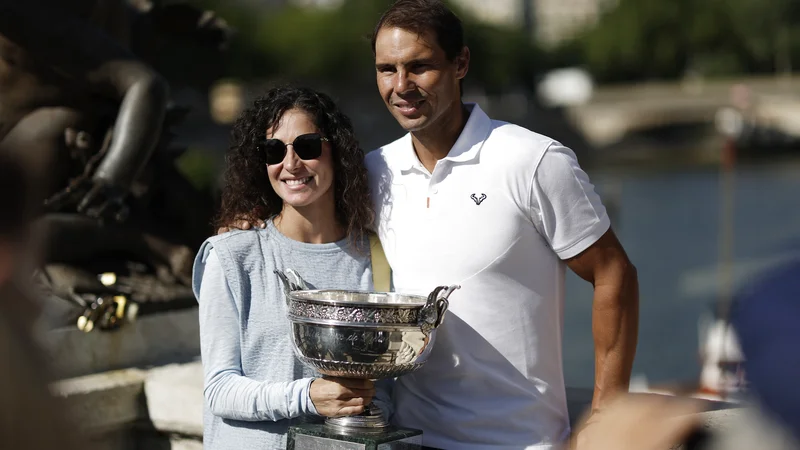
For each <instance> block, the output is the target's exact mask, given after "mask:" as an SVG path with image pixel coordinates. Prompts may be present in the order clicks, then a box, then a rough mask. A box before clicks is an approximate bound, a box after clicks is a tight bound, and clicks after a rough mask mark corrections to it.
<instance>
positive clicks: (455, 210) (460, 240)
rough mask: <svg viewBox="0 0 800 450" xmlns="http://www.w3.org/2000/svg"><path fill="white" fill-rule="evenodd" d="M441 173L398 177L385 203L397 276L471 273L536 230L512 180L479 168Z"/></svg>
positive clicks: (387, 243) (384, 229) (387, 239)
mask: <svg viewBox="0 0 800 450" xmlns="http://www.w3.org/2000/svg"><path fill="white" fill-rule="evenodd" d="M476 169H477V168H476ZM436 175H437V174H436V173H435V172H434V174H433V176H428V175H424V174H416V175H406V176H403V177H400V179H399V180H397V179H395V181H393V183H392V186H391V201H390V202H387V203H386V204H385V205H384V206H383V208H381V211H380V217H379V222H380V226H379V229H380V232H381V238H382V242H383V245H384V248H385V251H386V254H387V258H388V259H389V263H390V264H391V265H392V268H393V270H394V271H395V276H396V279H397V278H399V279H401V280H402V279H406V278H408V277H414V278H417V279H421V278H425V277H427V276H429V275H432V274H435V276H436V277H437V278H442V279H443V281H445V280H449V279H453V278H457V279H460V278H464V277H468V276H470V275H472V274H474V273H477V272H479V271H481V270H483V269H485V268H486V267H488V266H489V265H491V264H492V263H493V262H495V261H496V260H498V259H501V258H503V255H504V254H506V253H507V252H508V250H509V249H510V248H511V247H512V246H513V245H514V244H515V243H516V241H517V240H519V239H520V237H521V236H522V235H524V234H525V233H526V232H531V231H532V224H531V222H530V219H529V218H528V216H527V214H526V213H527V210H526V208H525V204H524V203H525V199H524V198H521V195H519V191H518V190H517V189H515V186H513V185H512V184H513V183H511V184H510V183H509V181H508V180H501V179H497V178H492V177H491V176H487V175H486V174H485V172H482V171H480V170H461V171H460V172H459V173H455V171H453V172H451V173H449V174H447V176H446V177H443V178H441V179H437V177H436Z"/></svg>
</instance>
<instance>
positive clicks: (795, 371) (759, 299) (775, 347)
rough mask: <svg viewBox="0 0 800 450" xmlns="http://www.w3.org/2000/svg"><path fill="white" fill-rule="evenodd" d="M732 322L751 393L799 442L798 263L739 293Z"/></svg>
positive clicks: (799, 263) (785, 266)
mask: <svg viewBox="0 0 800 450" xmlns="http://www.w3.org/2000/svg"><path fill="white" fill-rule="evenodd" d="M731 320H732V323H733V325H734V328H735V329H736V333H737V335H738V337H739V342H740V343H741V347H742V352H743V353H744V358H745V371H746V377H747V381H748V383H749V390H750V391H751V392H752V393H753V394H754V395H755V397H756V398H757V399H758V401H759V402H760V403H761V405H762V406H763V407H764V410H765V411H766V412H767V414H768V415H770V416H771V417H772V418H773V419H774V420H775V421H776V422H777V423H779V424H781V425H782V426H784V427H785V428H786V429H787V430H789V431H790V432H791V433H793V434H794V438H795V439H798V440H800V388H798V386H797V382H798V380H800V352H798V351H797V343H798V342H800V326H798V324H800V259H796V260H792V261H790V262H788V263H785V264H784V265H783V266H781V267H777V268H774V269H772V270H771V271H769V272H768V273H766V274H765V275H764V276H762V277H761V278H760V279H758V280H756V281H755V282H753V283H752V284H751V285H750V286H749V287H747V288H745V289H744V290H743V291H742V292H740V293H739V295H737V298H736V308H735V309H734V310H733V314H732V318H731Z"/></svg>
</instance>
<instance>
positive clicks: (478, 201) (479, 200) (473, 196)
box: [469, 194, 486, 205]
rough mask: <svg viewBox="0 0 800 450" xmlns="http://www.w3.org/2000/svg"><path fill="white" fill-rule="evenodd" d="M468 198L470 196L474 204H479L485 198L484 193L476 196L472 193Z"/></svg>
mask: <svg viewBox="0 0 800 450" xmlns="http://www.w3.org/2000/svg"><path fill="white" fill-rule="evenodd" d="M469 198H471V199H472V201H473V202H475V204H476V205H480V204H481V203H483V201H484V200H486V194H481V196H480V197H478V196H477V195H476V194H472V195H470V196H469Z"/></svg>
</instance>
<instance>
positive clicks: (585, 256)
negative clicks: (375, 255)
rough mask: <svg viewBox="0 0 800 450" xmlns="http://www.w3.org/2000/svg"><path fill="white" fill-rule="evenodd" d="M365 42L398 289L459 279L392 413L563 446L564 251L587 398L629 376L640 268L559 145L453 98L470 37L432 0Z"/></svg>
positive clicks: (446, 435) (377, 195) (380, 218)
mask: <svg viewBox="0 0 800 450" xmlns="http://www.w3.org/2000/svg"><path fill="white" fill-rule="evenodd" d="M372 46H373V51H374V56H375V74H376V80H377V85H378V91H379V93H380V95H381V97H382V98H383V100H384V103H385V104H386V107H387V108H388V109H389V112H390V113H391V114H392V116H394V118H395V119H396V120H397V122H398V123H399V124H400V126H402V127H403V129H405V130H406V131H408V134H406V135H405V136H404V137H402V138H400V139H399V140H397V141H395V142H392V143H389V144H387V145H385V146H383V147H381V148H379V149H377V150H375V151H373V152H370V153H369V154H368V155H367V158H366V164H367V170H368V173H369V177H370V188H371V193H372V200H373V205H374V208H375V213H376V231H377V233H378V235H379V237H380V240H381V244H382V245H383V248H384V250H385V252H386V256H387V258H388V261H389V264H390V265H391V267H392V271H393V281H394V286H395V289H396V290H397V291H399V292H407V293H427V292H429V291H430V289H431V287H432V286H437V285H440V284H459V285H461V289H460V290H458V291H456V292H455V293H454V294H453V295H452V297H451V301H450V305H451V306H450V309H449V313H448V317H447V320H445V321H444V323H443V325H442V327H441V328H440V329H439V332H438V335H437V342H436V345H435V346H434V349H433V351H432V353H431V357H430V359H429V360H428V361H427V362H426V364H425V366H423V367H422V368H421V369H420V370H418V371H416V372H414V373H412V374H409V375H405V376H403V377H400V378H398V379H397V382H396V385H395V388H394V400H395V408H396V410H395V420H394V421H395V423H396V424H398V425H400V426H403V427H409V428H416V429H421V430H423V431H424V435H423V440H424V444H425V445H426V446H431V447H440V448H445V449H460V450H498V449H523V448H524V449H551V448H560V447H561V446H563V445H564V443H565V442H566V441H567V439H568V437H569V436H570V423H569V416H568V414H567V399H566V389H565V386H564V375H563V364H562V356H561V347H562V341H561V336H562V324H563V309H564V277H565V267H569V268H570V269H571V270H572V271H573V272H575V273H576V274H577V275H578V276H580V277H581V278H583V279H584V280H586V281H588V282H590V283H592V285H593V286H594V301H593V303H592V311H593V318H592V330H593V337H594V345H595V386H594V396H593V399H592V411H599V410H602V409H603V408H604V407H605V406H606V405H607V403H608V401H609V400H610V399H611V398H613V396H614V395H615V394H616V393H618V392H625V391H627V390H628V384H629V381H630V374H631V369H632V365H633V359H634V354H635V351H636V342H637V335H638V315H639V313H638V310H639V291H638V281H637V274H636V269H635V268H634V266H633V264H632V263H631V261H630V260H629V259H628V256H627V255H626V253H625V250H624V249H623V247H622V245H621V244H620V242H619V241H618V240H617V237H616V236H615V234H614V232H613V231H612V230H611V224H610V220H609V217H608V214H607V213H606V209H605V207H604V206H603V204H602V202H601V201H600V198H599V196H598V195H597V193H596V192H595V190H594V186H593V185H592V184H591V183H590V181H589V178H588V176H587V175H586V173H585V172H584V171H583V170H582V169H581V167H580V166H579V164H578V161H577V159H576V157H575V154H574V153H573V152H572V151H571V150H570V149H568V148H566V147H564V146H563V145H561V144H560V143H558V142H556V141H554V140H553V139H550V138H548V137H547V136H544V135H541V134H537V133H534V132H532V131H529V130H527V129H524V128H522V127H519V126H516V125H513V124H510V123H505V122H500V121H496V120H492V119H491V118H489V117H488V116H487V115H486V113H484V112H483V110H482V109H481V108H480V106H479V105H477V104H473V103H463V102H462V100H461V96H462V88H461V84H462V80H463V79H464V77H466V75H467V71H468V69H469V64H470V51H469V48H468V47H467V46H466V44H465V42H464V32H463V29H462V25H461V21H460V20H459V19H458V17H457V16H456V15H455V14H454V13H453V12H452V11H451V10H449V9H448V8H447V7H446V6H445V5H444V4H443V3H442V2H441V1H438V0H400V1H397V2H395V3H394V4H393V5H392V6H391V7H390V8H389V9H388V10H387V11H386V12H385V13H384V14H383V16H382V17H381V18H380V20H379V22H378V24H377V26H376V27H375V29H374V33H373V38H372ZM224 225H225V226H226V227H227V226H235V227H240V228H247V227H249V226H250V224H249V223H241V222H237V221H235V220H232V221H231V222H228V223H227V224H224ZM259 225H260V224H259Z"/></svg>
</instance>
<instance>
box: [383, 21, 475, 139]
mask: <svg viewBox="0 0 800 450" xmlns="http://www.w3.org/2000/svg"><path fill="white" fill-rule="evenodd" d="M466 66H467V64H466V62H465V61H464V58H463V56H458V57H456V58H455V59H454V60H452V61H451V60H448V59H447V55H446V54H445V51H444V50H443V49H442V48H441V47H440V46H439V44H438V43H437V40H436V36H435V35H434V33H433V32H426V33H424V34H417V33H414V32H412V31H408V30H404V29H402V28H396V27H385V28H382V29H381V30H380V31H378V34H377V36H376V39H375V72H376V77H377V82H378V90H379V92H380V94H381V97H382V98H383V101H384V103H385V104H386V107H387V108H389V112H391V113H392V115H393V116H394V118H395V119H396V120H397V122H398V123H399V124H400V126H402V127H403V129H405V130H406V131H420V130H422V129H425V128H427V127H429V126H431V125H432V124H436V123H439V122H441V119H442V117H443V116H444V115H445V114H446V113H448V112H450V111H452V110H453V108H459V107H460V105H461V93H460V87H459V80H461V79H462V78H464V76H465V75H466V72H467V70H466Z"/></svg>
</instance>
